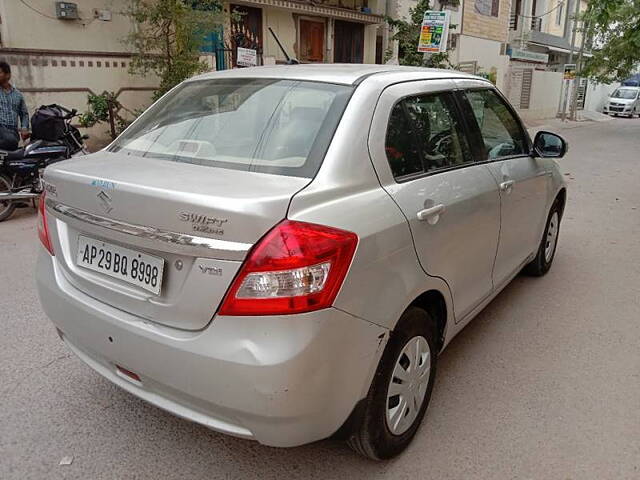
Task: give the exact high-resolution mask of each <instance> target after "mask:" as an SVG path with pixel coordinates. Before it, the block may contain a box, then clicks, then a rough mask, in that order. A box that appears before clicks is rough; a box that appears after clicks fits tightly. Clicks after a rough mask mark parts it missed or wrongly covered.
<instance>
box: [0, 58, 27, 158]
mask: <svg viewBox="0 0 640 480" xmlns="http://www.w3.org/2000/svg"><path fill="white" fill-rule="evenodd" d="M10 81H11V66H10V65H9V64H8V63H7V62H5V61H0V150H16V149H17V148H18V143H19V142H20V137H22V139H23V140H26V139H27V138H29V111H28V110H27V104H26V103H25V101H24V97H23V96H22V93H20V90H18V89H17V88H15V87H14V86H13V85H11V83H10ZM18 120H19V121H20V126H21V127H22V129H21V130H18Z"/></svg>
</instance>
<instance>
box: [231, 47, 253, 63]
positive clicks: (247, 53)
mask: <svg viewBox="0 0 640 480" xmlns="http://www.w3.org/2000/svg"><path fill="white" fill-rule="evenodd" d="M236 64H238V65H239V66H241V67H255V66H256V65H257V64H258V52H257V51H256V50H254V49H252V48H242V47H238V56H237V60H236Z"/></svg>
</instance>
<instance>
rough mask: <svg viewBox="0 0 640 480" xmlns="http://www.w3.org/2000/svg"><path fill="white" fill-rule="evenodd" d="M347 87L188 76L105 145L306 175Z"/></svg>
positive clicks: (340, 108)
mask: <svg viewBox="0 0 640 480" xmlns="http://www.w3.org/2000/svg"><path fill="white" fill-rule="evenodd" d="M351 91H352V88H351V87H348V86H344V85H334V84H328V83H319V82H305V81H294V80H281V79H255V78H254V79H251V78H234V79H221V80H200V81H193V82H187V83H184V84H183V85H181V86H179V87H178V88H177V89H176V90H175V91H172V92H171V93H170V94H168V95H167V96H165V97H164V98H163V99H162V100H160V101H158V102H157V103H155V104H154V105H153V106H152V107H151V108H150V109H149V110H147V112H145V114H144V115H143V116H142V117H140V119H139V120H138V121H136V123H134V124H133V125H132V126H131V127H130V128H129V129H127V130H126V131H125V132H124V133H123V134H122V135H121V136H120V137H118V139H117V140H116V141H115V142H114V144H113V145H112V146H111V147H110V151H112V152H121V153H125V154H130V155H136V156H141V157H146V158H154V159H159V160H169V161H175V162H183V163H193V164H197V165H203V166H209V167H219V168H230V169H235V170H247V171H257V172H264V173H272V174H277V175H288V176H299V177H308V178H311V177H313V176H314V175H315V173H316V171H317V169H318V168H319V166H320V163H321V162H322V159H323V157H324V154H325V152H326V149H327V148H328V146H329V143H330V141H331V137H332V136H333V132H334V130H335V127H336V126H337V124H338V121H339V119H340V116H341V114H342V111H343V110H344V108H345V106H346V104H347V102H348V100H349V96H350V94H351Z"/></svg>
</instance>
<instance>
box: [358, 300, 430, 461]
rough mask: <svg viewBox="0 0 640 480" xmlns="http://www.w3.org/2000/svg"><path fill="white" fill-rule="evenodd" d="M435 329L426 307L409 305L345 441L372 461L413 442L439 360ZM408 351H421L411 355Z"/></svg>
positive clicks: (397, 452) (425, 407)
mask: <svg viewBox="0 0 640 480" xmlns="http://www.w3.org/2000/svg"><path fill="white" fill-rule="evenodd" d="M437 331H438V330H437V326H436V322H435V321H434V319H433V318H432V317H431V316H430V315H429V313H428V312H426V311H425V310H423V309H422V308H418V307H409V308H408V309H407V310H406V311H405V312H404V313H403V314H402V316H401V317H400V320H399V321H398V325H397V326H396V328H395V329H394V330H393V332H392V333H391V334H390V337H389V341H388V342H387V345H386V347H385V350H384V353H383V354H382V358H381V360H380V363H379V365H378V368H377V370H376V373H375V376H374V378H373V381H372V384H371V387H370V388H369V393H368V395H367V398H366V399H365V400H364V405H363V408H362V411H361V412H362V413H361V414H360V418H359V419H358V420H356V423H355V426H354V428H353V429H352V431H351V434H350V435H349V438H348V440H347V441H348V443H349V446H350V447H351V448H352V449H353V450H355V451H356V452H358V453H359V454H361V455H364V456H365V457H368V458H370V459H373V460H384V459H388V458H391V457H394V456H396V455H398V454H399V453H401V452H402V451H403V450H404V449H405V448H407V446H408V445H409V443H411V440H412V439H413V437H414V436H415V434H416V432H417V431H418V428H419V427H420V424H421V423H422V419H423V417H424V415H425V412H426V410H427V406H428V405H429V400H430V398H431V391H432V389H433V382H434V379H435V374H436V365H437V360H438V354H437V352H438V350H437V344H438V342H437V338H438V337H437ZM407 348H408V349H409V350H407ZM426 350H428V351H427V353H426V356H425V351H426ZM407 351H413V352H416V353H418V352H421V353H418V354H417V355H412V356H413V357H414V358H413V359H409V358H408V356H407V355H406V352H407ZM418 357H419V360H418ZM420 362H423V363H420ZM427 368H428V371H427V370H426V369H427ZM399 369H402V370H399ZM401 371H402V376H404V375H406V377H405V378H404V381H402V379H400V377H399V376H398V375H400V372H401ZM413 372H415V373H413ZM392 389H393V390H392ZM396 391H400V392H402V393H399V394H396ZM396 397H397V398H396ZM396 401H397V403H395V402H396ZM419 401H420V402H421V403H420V404H419V405H417V406H416V404H417V403H418V402H419ZM390 405H391V407H390ZM394 413H395V415H394Z"/></svg>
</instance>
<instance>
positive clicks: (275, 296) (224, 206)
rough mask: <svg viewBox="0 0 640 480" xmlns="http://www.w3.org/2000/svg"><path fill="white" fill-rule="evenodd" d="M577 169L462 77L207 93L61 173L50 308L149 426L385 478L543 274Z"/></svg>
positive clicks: (180, 94)
mask: <svg viewBox="0 0 640 480" xmlns="http://www.w3.org/2000/svg"><path fill="white" fill-rule="evenodd" d="M566 149H567V145H566V143H565V142H564V140H563V139H562V138H560V137H558V136H557V135H554V134H552V133H549V132H539V133H538V134H537V135H536V137H535V139H534V141H533V142H532V141H531V139H530V138H529V135H528V134H527V131H526V130H525V128H524V126H523V124H522V122H521V121H520V119H519V118H518V115H517V114H516V113H515V112H514V110H513V108H512V107H511V106H510V105H509V104H508V102H507V101H506V100H505V99H504V97H503V96H502V95H501V94H500V93H499V92H498V91H497V90H496V89H495V88H494V86H493V85H492V84H491V83H489V82H487V81H486V80H484V79H481V78H478V77H473V76H469V75H466V74H462V73H457V72H453V71H445V70H428V69H419V68H403V67H393V66H381V65H369V66H365V65H312V66H306V65H293V66H274V67H260V68H248V69H239V70H231V71H225V72H220V73H213V74H206V75H203V76H199V77H195V78H193V79H190V80H188V81H186V82H184V83H182V84H181V85H179V86H177V87H176V88H174V89H173V90H171V91H170V92H169V93H168V94H166V95H165V96H164V97H163V98H162V99H160V100H159V101H158V102H157V103H155V104H154V105H153V106H152V107H150V108H149V109H148V110H147V111H146V112H145V113H144V114H143V115H142V116H141V117H140V118H139V119H138V120H137V121H136V122H135V123H133V124H132V125H131V126H130V127H129V128H128V129H127V130H126V131H125V132H124V133H123V134H122V135H121V136H120V137H119V138H118V139H117V140H115V141H114V142H113V143H112V144H111V145H110V146H109V147H108V148H106V149H105V150H103V151H100V152H97V153H94V154H92V155H90V156H88V157H84V158H82V159H72V160H69V161H66V162H62V163H58V164H56V165H55V166H51V167H49V168H47V170H46V172H45V174H44V179H45V195H44V198H43V199H42V201H41V202H40V208H39V212H40V215H39V236H40V239H41V241H42V244H43V246H44V248H42V251H41V253H40V258H39V261H38V267H37V283H38V289H39V294H40V299H41V301H42V305H43V308H44V310H45V312H46V313H47V315H48V316H49V317H50V318H51V320H52V322H53V323H54V325H55V327H56V329H57V331H58V334H59V335H60V337H61V338H62V340H63V341H64V343H65V344H66V345H67V346H68V348H69V349H70V350H71V351H72V352H74V353H75V354H76V355H77V356H78V357H79V358H80V359H81V360H82V361H84V362H85V363H86V364H88V365H89V366H90V367H92V368H93V369H94V370H96V371H97V372H98V373H100V374H101V375H103V376H104V377H106V378H107V379H109V380H110V381H112V382H113V383H115V384H117V385H119V386H120V387H122V388H123V389H125V390H127V391H128V392H131V393H132V394H134V395H136V396H138V397H140V398H142V399H144V400H146V401H147V402H149V403H151V404H153V405H156V406H158V407H160V408H162V409H165V410H168V411H169V412H172V413H174V414H175V415H179V416H181V417H184V418H186V419H189V420H192V421H194V422H198V423H201V424H203V425H206V426H207V427H209V428H212V429H214V430H217V431H219V432H224V433H226V434H230V435H235V436H238V437H244V438H248V439H255V440H257V441H258V442H261V443H263V444H266V445H272V446H280V447H292V446H296V445H301V444H304V443H307V442H313V441H315V440H319V439H323V438H327V437H330V436H335V437H342V438H345V439H346V440H347V441H348V442H349V444H350V445H351V446H352V447H353V448H354V449H355V450H356V451H358V452H359V453H361V454H363V455H366V456H368V457H371V458H374V459H384V458H389V457H392V456H394V455H396V454H398V453H399V452H401V451H402V450H403V449H404V448H406V446H407V445H408V444H409V442H410V441H411V439H412V438H413V436H414V435H415V434H416V431H417V430H418V428H419V426H420V423H421V421H422V418H423V416H424V415H425V411H426V409H427V405H428V403H429V398H430V396H431V390H432V388H433V384H434V378H435V373H436V365H437V361H438V354H439V353H440V352H441V351H442V350H443V348H444V347H445V346H446V345H447V344H448V343H449V342H450V341H451V339H452V338H453V337H454V336H455V335H456V334H457V333H458V332H459V331H460V330H461V329H462V328H463V327H464V326H465V325H466V324H467V323H468V322H469V321H470V320H471V319H472V318H473V317H474V316H475V315H476V314H477V313H478V312H479V311H480V310H481V309H482V308H483V307H484V306H485V305H487V303H489V302H490V301H491V299H492V298H494V297H495V296H496V295H497V294H498V293H499V292H500V291H501V290H502V289H503V288H504V287H505V286H506V285H507V284H508V283H509V281H511V279H513V278H514V277H515V276H516V275H518V273H519V272H520V271H522V270H523V269H524V270H525V271H526V272H528V273H530V274H533V275H543V274H545V273H546V272H547V271H548V270H549V268H550V266H551V263H552V261H553V258H554V254H555V252H556V244H557V240H558V231H559V227H560V220H561V218H562V212H563V210H564V206H565V200H566V193H565V186H564V184H563V180H562V176H561V175H560V173H559V171H558V167H557V164H556V160H555V159H556V158H559V157H562V156H563V155H564V153H565V151H566Z"/></svg>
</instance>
